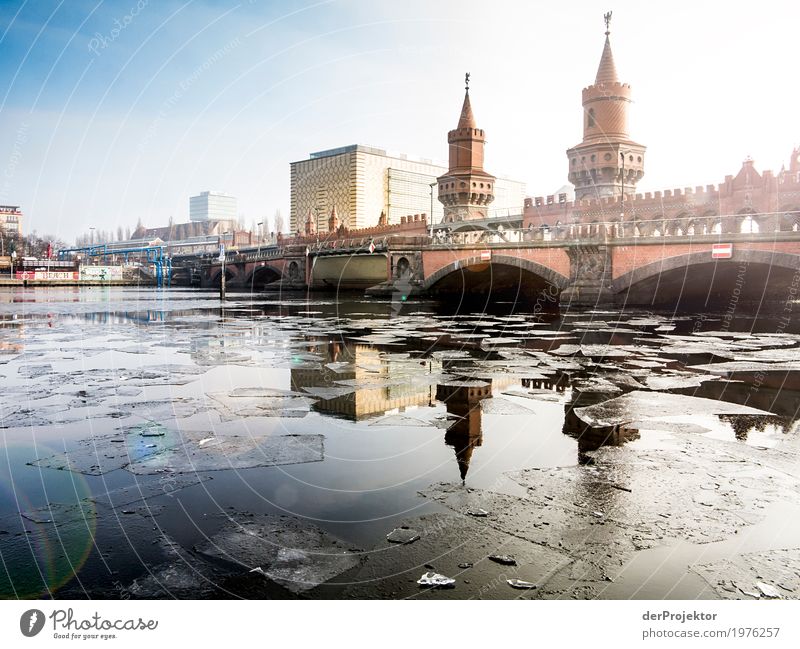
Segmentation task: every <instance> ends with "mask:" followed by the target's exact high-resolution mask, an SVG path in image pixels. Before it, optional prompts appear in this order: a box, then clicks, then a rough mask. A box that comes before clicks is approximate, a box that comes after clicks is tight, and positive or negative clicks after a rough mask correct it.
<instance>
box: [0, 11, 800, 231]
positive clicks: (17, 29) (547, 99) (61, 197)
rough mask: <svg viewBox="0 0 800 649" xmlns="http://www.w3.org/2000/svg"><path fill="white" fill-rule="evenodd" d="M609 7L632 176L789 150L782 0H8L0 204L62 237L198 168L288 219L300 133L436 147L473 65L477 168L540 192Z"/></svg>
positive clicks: (792, 105) (684, 177)
mask: <svg viewBox="0 0 800 649" xmlns="http://www.w3.org/2000/svg"><path fill="white" fill-rule="evenodd" d="M608 10H612V11H613V18H612V23H611V42H612V47H613V50H614V56H615V60H616V65H617V70H618V73H619V76H620V78H621V80H622V81H624V82H627V83H630V84H631V86H632V88H633V99H634V104H633V105H632V107H631V110H630V120H631V136H632V138H633V139H634V140H636V141H638V142H640V143H642V144H644V145H646V146H647V147H648V150H647V159H646V169H645V176H644V179H643V180H642V181H641V182H640V183H639V186H638V190H639V191H652V190H658V189H668V188H675V187H688V186H691V187H694V186H696V185H707V184H717V183H719V182H721V181H723V180H724V177H725V175H727V174H735V173H736V172H737V171H738V170H739V168H740V166H741V163H742V161H743V160H744V159H745V158H746V157H747V156H750V157H752V158H753V159H754V160H755V164H756V167H757V168H758V169H759V170H764V169H772V170H774V171H776V172H777V171H778V170H779V169H780V168H781V165H782V164H787V163H788V158H789V155H790V153H791V151H792V148H793V147H794V146H797V145H798V144H800V122H798V119H797V107H798V105H800V101H798V100H799V99H800V96H799V95H800V84H798V83H797V81H796V67H797V53H798V48H797V33H796V31H797V25H798V24H800V3H798V2H796V1H788V0H786V1H777V0H775V1H771V0H762V1H761V2H759V3H739V2H728V3H719V2H713V1H710V0H709V1H704V0H694V1H691V2H689V1H685V0H672V1H670V2H660V1H653V2H641V1H637V2H634V1H632V0H616V1H615V2H611V0H607V1H606V2H603V3H599V2H596V1H590V0H574V1H572V2H564V1H563V0H560V1H557V2H551V1H527V2H524V1H522V0H518V1H513V2H512V1H511V0H493V1H492V2H481V1H477V0H437V1H435V2H434V1H432V0H403V1H402V2H400V1H398V0H395V1H388V0H322V1H315V0H287V1H282V2H276V1H266V0H240V1H239V2H226V1H223V0H218V1H203V0H177V1H173V0H158V1H156V0H115V1H105V2H101V1H98V0H90V1H84V0H63V1H56V0H53V1H49V0H35V1H34V0H27V1H9V0H0V135H2V137H0V204H6V205H20V206H21V209H22V211H23V213H24V215H25V224H24V227H25V230H26V231H27V232H30V231H32V230H34V229H35V230H37V231H38V233H39V234H51V235H55V236H58V237H60V238H62V239H64V240H67V241H72V240H73V239H74V238H75V236H76V235H78V234H80V233H82V232H87V231H88V228H89V227H95V228H97V229H98V230H116V228H117V226H123V227H126V226H128V227H133V226H134V225H135V224H136V223H137V221H139V220H141V222H142V223H144V224H145V225H147V226H153V227H155V226H159V225H165V224H166V223H167V221H168V219H169V218H170V217H171V218H173V220H174V222H176V223H180V222H184V221H186V220H188V209H189V208H188V204H189V201H188V198H189V196H190V195H193V194H197V193H199V192H200V191H204V190H214V191H223V192H227V193H230V194H233V195H234V196H236V197H237V199H238V205H239V212H240V214H241V215H242V217H243V218H244V220H245V222H246V223H247V224H248V225H249V224H250V223H253V222H257V221H262V220H264V219H265V218H267V219H271V218H272V215H273V214H274V213H275V211H276V210H278V209H280V210H281V211H282V213H283V214H284V217H285V220H286V221H287V222H288V211H289V163H290V162H292V161H296V160H302V159H304V158H306V157H308V154H309V153H310V152H312V151H320V150H324V149H328V148H334V147H339V146H344V145H348V144H355V143H360V144H367V145H372V146H377V147H379V148H383V149H388V150H392V151H400V152H405V153H408V154H410V155H416V156H420V157H424V158H431V159H433V160H438V161H443V160H446V158H447V131H448V130H449V129H451V128H454V127H455V125H456V123H457V121H458V116H459V112H460V108H461V102H462V100H463V92H464V90H463V86H464V73H465V72H466V71H469V72H470V73H471V84H470V96H471V100H472V107H473V110H474V113H475V117H476V120H477V122H478V126H479V127H480V128H483V129H484V130H485V131H486V136H487V141H488V144H487V148H486V164H485V167H486V169H487V170H488V171H489V172H490V173H494V174H495V175H507V176H509V177H512V178H514V179H518V180H522V181H524V182H526V183H527V188H528V194H529V195H531V196H539V195H546V194H551V193H553V192H555V191H557V190H558V189H559V188H560V187H562V186H563V185H564V184H565V183H566V182H567V178H566V176H567V158H566V154H565V151H566V149H567V148H569V147H570V146H573V145H575V144H577V143H578V142H579V141H580V139H581V136H582V109H581V89H582V88H583V87H584V86H587V85H589V84H591V83H592V82H593V80H594V75H595V72H596V70H597V65H598V63H599V60H600V54H601V52H602V48H603V40H604V35H603V32H604V31H605V25H604V23H603V13H604V12H605V11H608ZM376 220H377V216H376Z"/></svg>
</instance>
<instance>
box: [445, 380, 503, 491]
mask: <svg viewBox="0 0 800 649" xmlns="http://www.w3.org/2000/svg"><path fill="white" fill-rule="evenodd" d="M491 395H492V384H491V383H490V382H484V381H458V382H456V381H454V382H451V383H447V384H444V385H437V386H436V398H437V399H438V400H439V401H443V402H444V404H445V406H446V407H447V412H448V413H450V414H451V415H456V416H457V417H458V419H456V420H455V422H454V423H453V424H452V425H451V426H450V427H448V429H447V432H446V433H445V434H444V443H445V444H447V445H448V446H452V447H453V448H454V449H455V451H456V461H457V462H458V471H459V473H460V475H461V480H462V482H463V481H464V480H465V479H466V477H467V471H469V463H470V461H471V460H472V451H473V450H474V449H475V447H476V446H481V445H482V444H483V433H482V431H481V404H480V402H481V400H482V399H485V398H487V397H490V396H491Z"/></svg>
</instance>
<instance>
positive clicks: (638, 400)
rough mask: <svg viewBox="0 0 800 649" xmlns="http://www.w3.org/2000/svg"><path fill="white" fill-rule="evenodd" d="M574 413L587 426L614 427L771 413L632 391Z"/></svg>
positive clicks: (668, 394) (746, 407)
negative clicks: (679, 417)
mask: <svg viewBox="0 0 800 649" xmlns="http://www.w3.org/2000/svg"><path fill="white" fill-rule="evenodd" d="M574 412H575V414H577V415H578V417H580V418H581V419H582V420H583V421H584V422H585V423H587V424H589V425H590V426H615V425H618V424H627V423H630V422H631V421H633V420H638V421H648V420H653V419H659V418H662V417H671V416H675V415H683V416H692V415H769V414H770V413H768V412H765V411H763V410H757V409H756V408H750V407H748V406H740V405H738V404H735V403H728V402H727V401H716V400H714V399H703V398H701V397H689V396H684V395H682V394H670V393H667V392H644V391H638V390H637V391H634V392H629V393H628V394H626V395H623V396H621V397H617V398H616V399H611V400H609V401H604V402H603V403H598V404H596V405H593V406H587V407H584V408H576V409H575V410H574Z"/></svg>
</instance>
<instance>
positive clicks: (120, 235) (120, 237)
mask: <svg viewBox="0 0 800 649" xmlns="http://www.w3.org/2000/svg"><path fill="white" fill-rule="evenodd" d="M124 238H125V233H124V232H123V231H122V226H121V225H119V226H117V241H122V240H123V239H124Z"/></svg>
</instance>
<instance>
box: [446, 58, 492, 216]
mask: <svg viewBox="0 0 800 649" xmlns="http://www.w3.org/2000/svg"><path fill="white" fill-rule="evenodd" d="M464 84H465V86H466V88H465V90H466V92H465V94H464V104H463V105H462V107H461V115H460V117H459V119H458V126H457V127H456V128H454V129H453V130H452V131H450V132H449V133H448V134H447V143H448V145H449V149H450V156H449V158H450V165H449V167H448V170H447V173H446V174H445V175H443V176H439V178H438V181H439V202H440V203H442V205H444V218H443V220H442V222H443V223H452V222H453V221H465V220H472V219H485V218H486V217H487V216H488V206H489V204H490V203H491V202H492V201H493V200H494V189H493V185H494V180H495V178H494V176H492V175H491V174H490V173H487V172H486V171H485V170H484V168H483V150H484V146H485V145H486V134H485V133H484V132H483V129H482V128H478V127H477V125H476V123H475V116H474V115H473V114H472V104H471V103H470V99H469V72H467V74H466V76H465V77H464Z"/></svg>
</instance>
